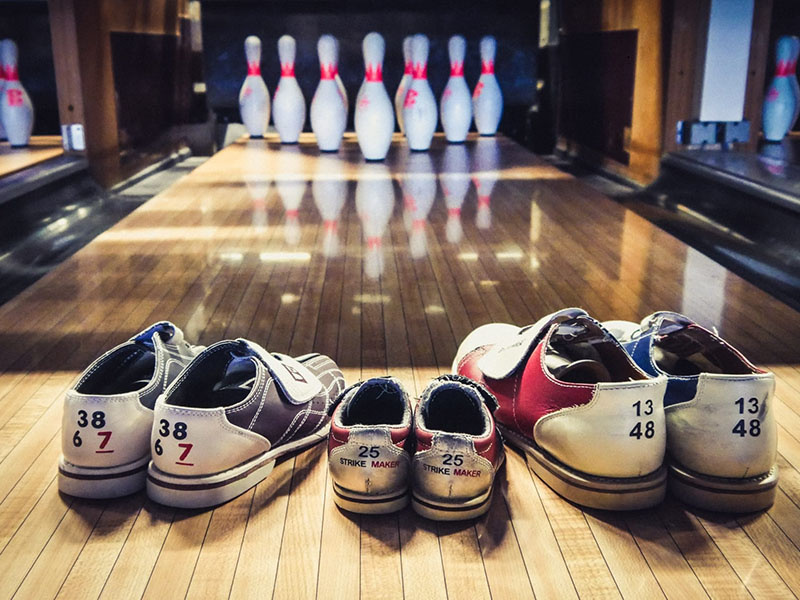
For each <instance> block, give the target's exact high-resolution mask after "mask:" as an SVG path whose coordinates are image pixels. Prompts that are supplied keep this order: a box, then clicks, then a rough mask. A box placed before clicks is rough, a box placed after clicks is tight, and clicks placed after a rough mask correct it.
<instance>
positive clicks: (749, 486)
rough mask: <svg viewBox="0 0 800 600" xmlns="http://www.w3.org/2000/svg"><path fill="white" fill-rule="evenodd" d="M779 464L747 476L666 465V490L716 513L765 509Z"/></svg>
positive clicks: (775, 486)
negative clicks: (714, 474)
mask: <svg viewBox="0 0 800 600" xmlns="http://www.w3.org/2000/svg"><path fill="white" fill-rule="evenodd" d="M777 489H778V465H777V464H776V465H773V467H772V468H771V469H770V470H769V472H768V473H765V474H763V475H760V476H758V477H748V478H747V479H727V478H721V477H711V476H708V475H701V474H699V473H695V472H693V471H690V470H688V469H686V468H684V467H682V466H680V465H678V464H677V463H674V462H672V463H670V464H669V491H670V493H671V494H672V495H673V496H675V497H676V498H678V499H679V500H681V501H683V502H685V503H686V504H691V505H692V506H696V507H698V508H703V509H705V510H711V511H715V512H729V513H745V512H756V511H759V510H764V509H767V508H769V507H770V506H772V504H773V503H774V502H775V494H776V492H777Z"/></svg>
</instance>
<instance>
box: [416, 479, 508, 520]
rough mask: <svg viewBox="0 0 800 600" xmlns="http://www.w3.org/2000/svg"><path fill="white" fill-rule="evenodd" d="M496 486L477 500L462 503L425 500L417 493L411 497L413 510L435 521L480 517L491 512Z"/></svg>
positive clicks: (472, 499) (471, 499)
mask: <svg viewBox="0 0 800 600" xmlns="http://www.w3.org/2000/svg"><path fill="white" fill-rule="evenodd" d="M493 491H494V486H492V487H490V488H489V489H488V490H487V491H486V493H484V494H481V495H480V496H478V497H477V498H470V499H469V500H464V501H460V502H443V501H441V500H434V499H432V498H425V497H422V496H420V495H419V494H417V493H416V492H415V493H413V494H412V496H411V508H413V509H414V512H415V513H417V514H418V515H420V516H421V517H425V518H426V519H431V520H433V521H464V520H466V519H472V518H475V517H480V516H481V515H484V514H486V513H487V512H488V511H489V507H490V506H491V505H492V496H493Z"/></svg>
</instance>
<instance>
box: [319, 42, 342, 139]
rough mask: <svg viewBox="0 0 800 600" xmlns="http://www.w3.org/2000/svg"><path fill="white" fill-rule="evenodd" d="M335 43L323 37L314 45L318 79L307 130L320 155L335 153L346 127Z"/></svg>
mask: <svg viewBox="0 0 800 600" xmlns="http://www.w3.org/2000/svg"><path fill="white" fill-rule="evenodd" d="M337 51H338V47H337V43H336V39H335V38H334V37H333V36H332V35H323V36H321V37H320V38H319V41H318V42H317V53H318V54H319V68H320V79H319V85H318V86H317V91H316V92H314V98H313V100H312V101H311V129H312V130H313V131H314V134H315V135H316V136H317V145H318V146H319V149H320V150H322V151H323V152H336V151H337V150H339V144H340V143H341V142H342V135H343V134H344V128H345V126H346V125H347V108H346V106H345V104H343V99H342V95H341V92H340V90H339V87H338V85H337V83H336V79H335V76H336V62H335V61H336V53H337Z"/></svg>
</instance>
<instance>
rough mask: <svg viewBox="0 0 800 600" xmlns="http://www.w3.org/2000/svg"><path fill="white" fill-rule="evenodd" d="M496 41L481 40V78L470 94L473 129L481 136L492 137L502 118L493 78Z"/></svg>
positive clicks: (495, 80) (501, 103)
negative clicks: (473, 117)
mask: <svg viewBox="0 0 800 600" xmlns="http://www.w3.org/2000/svg"><path fill="white" fill-rule="evenodd" d="M496 54H497V40H495V39H494V37H492V36H491V35H487V36H485V37H484V38H483V39H481V77H480V79H478V85H476V86H475V91H474V92H473V93H472V111H473V113H474V114H475V127H476V128H477V129H478V133H480V134H481V135H494V134H495V133H497V127H498V125H500V117H502V116H503V94H502V92H501V91H500V86H499V85H498V84H497V78H496V77H495V76H494V59H495V55H496Z"/></svg>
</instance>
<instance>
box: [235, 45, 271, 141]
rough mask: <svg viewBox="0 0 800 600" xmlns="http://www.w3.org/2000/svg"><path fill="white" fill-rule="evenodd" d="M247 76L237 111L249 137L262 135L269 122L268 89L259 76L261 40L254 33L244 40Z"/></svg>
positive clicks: (240, 93)
mask: <svg viewBox="0 0 800 600" xmlns="http://www.w3.org/2000/svg"><path fill="white" fill-rule="evenodd" d="M244 53H245V56H246V57H247V77H245V80H244V83H243V84H242V89H241V91H240V92H239V112H240V113H241V115H242V123H244V126H245V129H247V133H249V134H250V137H251V138H260V137H264V132H266V130H267V125H268V124H269V90H268V89H267V84H266V83H264V80H263V79H262V78H261V40H260V39H258V37H256V36H254V35H250V36H247V39H245V41H244Z"/></svg>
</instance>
